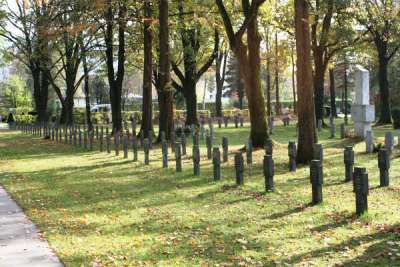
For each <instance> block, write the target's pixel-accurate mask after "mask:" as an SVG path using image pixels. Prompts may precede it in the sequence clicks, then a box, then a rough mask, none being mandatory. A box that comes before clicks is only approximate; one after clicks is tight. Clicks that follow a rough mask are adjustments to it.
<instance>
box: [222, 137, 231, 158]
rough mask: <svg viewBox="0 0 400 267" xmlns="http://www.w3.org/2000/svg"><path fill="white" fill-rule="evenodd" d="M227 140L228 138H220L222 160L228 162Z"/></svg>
mask: <svg viewBox="0 0 400 267" xmlns="http://www.w3.org/2000/svg"><path fill="white" fill-rule="evenodd" d="M228 154H229V140H228V137H222V160H223V162H228Z"/></svg>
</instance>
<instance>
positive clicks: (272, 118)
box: [268, 117, 275, 135]
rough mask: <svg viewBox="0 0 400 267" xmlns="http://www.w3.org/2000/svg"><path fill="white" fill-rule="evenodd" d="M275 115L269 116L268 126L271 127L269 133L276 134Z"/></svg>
mask: <svg viewBox="0 0 400 267" xmlns="http://www.w3.org/2000/svg"><path fill="white" fill-rule="evenodd" d="M274 122H275V120H274V117H269V118H268V128H269V134H271V135H272V134H274Z"/></svg>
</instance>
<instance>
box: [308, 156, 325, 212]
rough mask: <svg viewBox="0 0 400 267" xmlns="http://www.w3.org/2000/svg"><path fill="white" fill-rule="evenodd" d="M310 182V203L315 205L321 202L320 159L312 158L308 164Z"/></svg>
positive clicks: (322, 177)
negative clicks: (309, 164)
mask: <svg viewBox="0 0 400 267" xmlns="http://www.w3.org/2000/svg"><path fill="white" fill-rule="evenodd" d="M310 182H311V185H312V204H313V205H316V204H319V203H321V202H322V200H323V198H322V185H323V183H324V176H323V171H322V161H320V160H312V161H311V166H310Z"/></svg>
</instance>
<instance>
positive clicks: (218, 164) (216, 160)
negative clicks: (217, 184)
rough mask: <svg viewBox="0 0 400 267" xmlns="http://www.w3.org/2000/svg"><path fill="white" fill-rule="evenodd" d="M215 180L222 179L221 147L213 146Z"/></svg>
mask: <svg viewBox="0 0 400 267" xmlns="http://www.w3.org/2000/svg"><path fill="white" fill-rule="evenodd" d="M213 167H214V168H213V169H214V181H219V180H221V153H220V151H219V147H214V148H213Z"/></svg>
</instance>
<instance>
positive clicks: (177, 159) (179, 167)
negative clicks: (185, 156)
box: [175, 142, 182, 172]
mask: <svg viewBox="0 0 400 267" xmlns="http://www.w3.org/2000/svg"><path fill="white" fill-rule="evenodd" d="M175 163H176V166H175V167H176V171H177V172H182V151H181V144H180V143H179V142H176V143H175Z"/></svg>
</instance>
